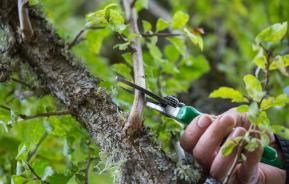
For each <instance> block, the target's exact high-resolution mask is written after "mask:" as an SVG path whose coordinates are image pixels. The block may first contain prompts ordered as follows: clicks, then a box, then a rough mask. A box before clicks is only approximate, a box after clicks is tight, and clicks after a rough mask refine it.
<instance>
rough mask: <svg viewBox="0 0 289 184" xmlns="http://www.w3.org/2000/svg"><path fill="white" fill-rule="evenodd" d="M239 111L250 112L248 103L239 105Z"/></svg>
mask: <svg viewBox="0 0 289 184" xmlns="http://www.w3.org/2000/svg"><path fill="white" fill-rule="evenodd" d="M237 111H238V112H241V113H244V112H248V111H249V106H248V105H240V106H239V107H237Z"/></svg>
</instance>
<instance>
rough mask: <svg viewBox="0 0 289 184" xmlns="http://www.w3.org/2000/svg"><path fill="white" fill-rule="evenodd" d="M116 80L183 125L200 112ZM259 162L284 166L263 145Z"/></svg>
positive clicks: (130, 83) (171, 98) (173, 98)
mask: <svg viewBox="0 0 289 184" xmlns="http://www.w3.org/2000/svg"><path fill="white" fill-rule="evenodd" d="M117 81H119V82H121V83H124V84H126V85H128V86H130V87H132V88H134V89H136V90H139V91H141V92H142V93H144V94H145V95H146V102H145V103H146V106H147V107H149V108H151V109H154V110H157V111H159V112H160V113H162V114H163V115H165V116H168V117H170V118H173V119H175V120H176V121H178V122H180V123H182V124H183V125H185V126H186V125H188V124H189V123H191V122H192V120H193V119H194V118H196V117H197V116H199V115H201V114H202V113H201V112H200V111H198V110H197V109H196V108H195V107H192V106H188V105H186V104H184V103H181V102H180V101H179V100H178V99H177V98H176V97H174V96H167V97H160V96H158V95H156V94H155V93H153V92H151V91H149V90H147V89H144V88H142V87H141V86H138V85H136V84H134V83H133V82H130V81H128V80H126V79H124V78H122V77H117ZM124 89H125V90H126V91H129V92H131V90H129V89H127V88H124ZM261 162H262V163H265V164H268V165H271V166H274V167H278V168H280V169H284V168H285V164H284V162H283V161H282V160H281V159H280V158H279V156H278V153H277V151H276V150H275V149H274V148H272V147H270V146H265V147H264V151H263V155H262V158H261Z"/></svg>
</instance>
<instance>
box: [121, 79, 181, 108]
mask: <svg viewBox="0 0 289 184" xmlns="http://www.w3.org/2000/svg"><path fill="white" fill-rule="evenodd" d="M116 80H117V81H119V82H122V83H124V84H126V85H128V86H130V87H132V88H135V89H137V90H139V91H141V92H143V93H144V94H146V95H148V96H150V97H151V98H153V99H155V100H157V101H158V102H159V103H160V104H163V105H170V106H173V107H176V106H177V104H175V103H173V102H172V101H170V100H167V99H165V98H162V97H160V96H158V95H156V94H154V93H153V92H150V91H148V90H146V89H144V88H142V87H140V86H138V85H136V84H135V83H133V82H130V81H128V80H126V79H124V78H122V77H119V76H117V77H116Z"/></svg>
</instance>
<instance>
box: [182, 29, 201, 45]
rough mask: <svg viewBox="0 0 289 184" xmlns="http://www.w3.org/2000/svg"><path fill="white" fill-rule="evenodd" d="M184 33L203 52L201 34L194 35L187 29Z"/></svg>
mask: <svg viewBox="0 0 289 184" xmlns="http://www.w3.org/2000/svg"><path fill="white" fill-rule="evenodd" d="M184 33H185V35H186V36H187V37H188V38H189V39H190V40H191V41H192V42H193V44H195V45H198V46H199V48H200V49H201V50H203V49H204V43H203V38H202V36H201V34H198V33H195V34H193V33H192V32H191V31H189V30H188V29H187V28H184Z"/></svg>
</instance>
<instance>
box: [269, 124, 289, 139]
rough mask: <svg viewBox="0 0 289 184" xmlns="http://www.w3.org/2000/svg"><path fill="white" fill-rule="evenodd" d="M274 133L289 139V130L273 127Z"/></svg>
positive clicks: (278, 126)
mask: <svg viewBox="0 0 289 184" xmlns="http://www.w3.org/2000/svg"><path fill="white" fill-rule="evenodd" d="M272 129H273V132H274V133H275V134H278V135H279V136H281V137H283V138H285V139H289V129H288V128H286V127H284V126H281V125H272Z"/></svg>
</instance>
